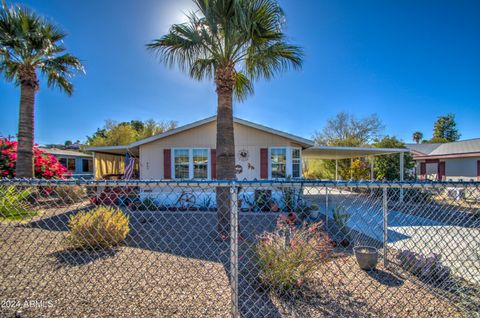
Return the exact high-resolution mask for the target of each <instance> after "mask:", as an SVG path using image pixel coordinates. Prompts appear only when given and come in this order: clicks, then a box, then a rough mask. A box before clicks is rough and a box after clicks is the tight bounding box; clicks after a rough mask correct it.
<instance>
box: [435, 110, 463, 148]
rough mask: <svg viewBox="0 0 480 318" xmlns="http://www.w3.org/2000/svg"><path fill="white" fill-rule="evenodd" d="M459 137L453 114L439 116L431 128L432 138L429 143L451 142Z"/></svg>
mask: <svg viewBox="0 0 480 318" xmlns="http://www.w3.org/2000/svg"><path fill="white" fill-rule="evenodd" d="M460 137H461V135H460V133H459V132H458V129H457V123H456V122H455V115H454V114H447V115H445V116H439V117H438V118H437V121H436V122H435V125H434V126H433V138H432V140H431V142H452V141H457V140H459V139H460Z"/></svg>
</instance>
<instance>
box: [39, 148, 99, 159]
mask: <svg viewBox="0 0 480 318" xmlns="http://www.w3.org/2000/svg"><path fill="white" fill-rule="evenodd" d="M41 149H42V150H45V151H46V152H47V153H49V154H51V155H54V156H72V157H84V158H90V157H92V155H91V154H88V153H84V152H80V151H75V150H67V149H58V148H41Z"/></svg>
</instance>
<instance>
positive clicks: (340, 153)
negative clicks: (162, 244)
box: [87, 116, 410, 159]
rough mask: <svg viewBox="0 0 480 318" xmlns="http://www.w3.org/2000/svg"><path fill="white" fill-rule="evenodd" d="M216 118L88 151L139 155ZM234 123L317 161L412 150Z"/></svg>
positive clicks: (242, 122)
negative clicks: (344, 143) (326, 141)
mask: <svg viewBox="0 0 480 318" xmlns="http://www.w3.org/2000/svg"><path fill="white" fill-rule="evenodd" d="M216 118H217V117H216V116H211V117H208V118H205V119H202V120H199V121H196V122H193V123H190V124H187V125H184V126H180V127H178V128H175V129H172V130H169V131H166V132H164V133H161V134H158V135H155V136H152V137H148V138H145V139H142V140H139V141H137V142H134V143H132V144H130V145H126V146H105V147H90V148H87V150H88V151H93V152H102V153H108V154H115V155H124V154H125V153H126V152H127V151H129V152H131V153H132V154H134V155H138V153H139V146H141V145H144V144H147V143H150V142H154V141H156V140H159V139H162V138H166V137H169V136H172V135H175V134H178V133H181V132H183V131H186V130H189V129H192V128H195V127H199V126H202V125H205V124H208V123H211V122H213V121H215V120H216ZM233 121H234V123H237V124H241V125H244V126H247V127H251V128H254V129H258V130H261V131H264V132H267V133H270V134H275V135H278V136H281V137H284V138H286V139H290V140H292V141H295V142H297V143H299V144H300V145H301V146H302V147H304V148H306V149H305V150H304V152H303V155H304V156H306V157H310V158H315V159H345V158H357V157H363V156H378V155H385V154H393V153H403V152H410V149H407V148H368V147H331V146H314V142H313V141H312V140H309V139H306V138H303V137H299V136H296V135H293V134H290V133H286V132H283V131H280V130H277V129H274V128H271V127H267V126H263V125H260V124H257V123H253V122H251V121H248V120H244V119H240V118H237V117H234V118H233Z"/></svg>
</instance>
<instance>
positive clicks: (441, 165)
mask: <svg viewBox="0 0 480 318" xmlns="http://www.w3.org/2000/svg"><path fill="white" fill-rule="evenodd" d="M437 169H438V181H442V180H443V177H445V161H441V162H439V163H438V168H437Z"/></svg>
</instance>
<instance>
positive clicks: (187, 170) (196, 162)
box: [173, 149, 210, 179]
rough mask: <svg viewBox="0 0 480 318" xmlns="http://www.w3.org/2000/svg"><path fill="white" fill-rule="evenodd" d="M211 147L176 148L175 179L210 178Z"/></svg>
mask: <svg viewBox="0 0 480 318" xmlns="http://www.w3.org/2000/svg"><path fill="white" fill-rule="evenodd" d="M208 163H209V149H174V150H173V178H174V179H208V178H209V172H210V169H209V164H208Z"/></svg>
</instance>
